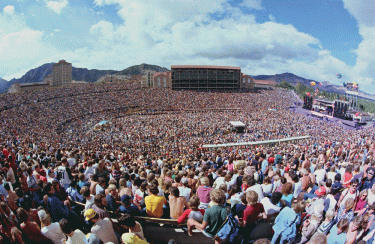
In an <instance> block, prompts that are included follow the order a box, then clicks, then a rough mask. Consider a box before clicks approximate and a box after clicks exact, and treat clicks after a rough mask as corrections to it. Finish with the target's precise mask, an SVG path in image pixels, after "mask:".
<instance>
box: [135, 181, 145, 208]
mask: <svg viewBox="0 0 375 244" xmlns="http://www.w3.org/2000/svg"><path fill="white" fill-rule="evenodd" d="M147 186H148V184H147V182H142V184H141V185H140V187H139V188H138V189H137V190H136V191H135V193H134V202H135V203H136V204H137V205H139V206H141V207H142V208H144V207H145V197H146V196H147V193H146V190H147Z"/></svg>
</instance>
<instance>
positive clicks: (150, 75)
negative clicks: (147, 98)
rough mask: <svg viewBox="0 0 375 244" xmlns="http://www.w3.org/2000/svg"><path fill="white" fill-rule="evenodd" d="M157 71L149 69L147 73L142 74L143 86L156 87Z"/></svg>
mask: <svg viewBox="0 0 375 244" xmlns="http://www.w3.org/2000/svg"><path fill="white" fill-rule="evenodd" d="M155 73H156V72H155V71H147V72H146V74H145V75H143V76H142V80H141V87H142V88H146V87H154V74H155Z"/></svg>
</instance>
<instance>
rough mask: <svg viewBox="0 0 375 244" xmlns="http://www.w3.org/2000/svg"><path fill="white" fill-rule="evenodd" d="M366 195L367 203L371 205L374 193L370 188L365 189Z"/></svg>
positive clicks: (373, 200)
mask: <svg viewBox="0 0 375 244" xmlns="http://www.w3.org/2000/svg"><path fill="white" fill-rule="evenodd" d="M367 192H368V196H367V204H368V205H372V204H373V203H374V202H375V194H374V193H372V191H371V189H369V190H367Z"/></svg>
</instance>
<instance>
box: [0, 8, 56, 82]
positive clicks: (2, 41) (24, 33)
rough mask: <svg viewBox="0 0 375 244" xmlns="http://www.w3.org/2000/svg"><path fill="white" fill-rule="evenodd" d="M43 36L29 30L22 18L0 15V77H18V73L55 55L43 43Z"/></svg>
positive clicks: (40, 33)
mask: <svg viewBox="0 0 375 244" xmlns="http://www.w3.org/2000/svg"><path fill="white" fill-rule="evenodd" d="M44 36H45V35H44V33H43V32H42V31H39V30H33V29H31V28H29V27H28V26H27V24H26V21H25V19H24V16H22V15H17V14H13V15H12V17H9V16H8V15H5V14H4V15H1V14H0V67H1V69H0V76H4V77H5V79H10V78H16V77H19V76H20V75H21V73H20V71H22V70H28V69H30V68H35V66H36V64H43V63H41V62H43V60H44V59H45V58H46V57H48V56H49V55H53V54H54V53H56V51H55V50H54V48H52V47H50V46H49V45H48V44H46V43H45V42H44V40H43V39H44ZM23 74H24V73H23Z"/></svg>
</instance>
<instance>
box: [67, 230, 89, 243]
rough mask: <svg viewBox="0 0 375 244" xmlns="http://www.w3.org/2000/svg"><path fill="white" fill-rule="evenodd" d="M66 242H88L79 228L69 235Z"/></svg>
mask: <svg viewBox="0 0 375 244" xmlns="http://www.w3.org/2000/svg"><path fill="white" fill-rule="evenodd" d="M66 244H88V242H87V240H86V236H85V234H83V232H82V231H80V230H79V229H77V230H75V231H74V235H73V236H71V237H68V241H67V242H66Z"/></svg>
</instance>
